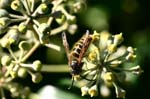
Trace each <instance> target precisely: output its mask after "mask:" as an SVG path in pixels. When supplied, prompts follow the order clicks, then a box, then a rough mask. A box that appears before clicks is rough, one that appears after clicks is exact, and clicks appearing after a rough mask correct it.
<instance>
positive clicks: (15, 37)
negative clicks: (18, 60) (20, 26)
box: [8, 29, 19, 44]
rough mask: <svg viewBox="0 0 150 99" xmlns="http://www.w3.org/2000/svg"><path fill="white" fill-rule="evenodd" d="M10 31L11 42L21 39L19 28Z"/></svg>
mask: <svg viewBox="0 0 150 99" xmlns="http://www.w3.org/2000/svg"><path fill="white" fill-rule="evenodd" d="M8 33H9V34H10V35H9V38H8V40H9V43H10V44H13V43H15V42H18V40H19V31H18V30H17V29H10V30H9V31H8Z"/></svg>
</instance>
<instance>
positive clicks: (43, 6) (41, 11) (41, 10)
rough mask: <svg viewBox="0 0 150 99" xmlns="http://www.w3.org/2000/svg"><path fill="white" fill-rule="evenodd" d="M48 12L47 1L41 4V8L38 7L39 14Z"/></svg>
mask: <svg viewBox="0 0 150 99" xmlns="http://www.w3.org/2000/svg"><path fill="white" fill-rule="evenodd" d="M47 12H48V6H47V4H45V3H42V4H40V6H39V8H38V13H39V14H45V13H47Z"/></svg>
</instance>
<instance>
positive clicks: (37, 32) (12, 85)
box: [0, 0, 84, 99]
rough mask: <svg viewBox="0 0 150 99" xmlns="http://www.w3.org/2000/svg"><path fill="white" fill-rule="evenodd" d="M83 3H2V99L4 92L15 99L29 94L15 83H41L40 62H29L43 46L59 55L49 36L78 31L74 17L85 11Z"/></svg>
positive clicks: (8, 0)
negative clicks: (20, 80)
mask: <svg viewBox="0 0 150 99" xmlns="http://www.w3.org/2000/svg"><path fill="white" fill-rule="evenodd" d="M83 6H84V5H83V0H81V1H80V0H0V60H1V62H0V96H1V97H2V99H5V95H4V89H7V90H9V91H10V93H11V94H12V96H14V97H17V96H22V97H25V96H27V93H28V92H29V90H28V89H29V88H27V91H28V92H24V91H26V88H24V89H25V90H22V89H23V87H21V85H20V84H19V83H17V82H13V79H15V78H18V77H26V75H27V74H29V75H31V78H32V82H34V83H38V82H40V81H41V80H42V75H41V73H40V71H41V68H42V63H41V61H40V60H35V61H33V62H30V63H29V62H27V59H28V58H29V57H30V56H31V55H32V53H33V52H34V51H35V50H36V49H37V48H38V47H39V46H41V45H43V46H46V47H48V48H52V49H55V50H57V51H60V47H59V46H58V45H55V44H53V43H52V42H50V36H52V35H56V34H58V33H60V32H62V31H65V30H67V31H68V32H69V33H72V34H73V33H75V31H76V30H77V25H76V23H75V22H76V17H75V16H74V15H73V14H74V13H77V12H79V11H80V10H81V9H82V8H83Z"/></svg>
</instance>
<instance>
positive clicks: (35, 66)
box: [33, 60, 42, 71]
mask: <svg viewBox="0 0 150 99" xmlns="http://www.w3.org/2000/svg"><path fill="white" fill-rule="evenodd" d="M41 68H42V63H41V61H39V60H36V61H34V62H33V69H34V70H35V71H40V70H41Z"/></svg>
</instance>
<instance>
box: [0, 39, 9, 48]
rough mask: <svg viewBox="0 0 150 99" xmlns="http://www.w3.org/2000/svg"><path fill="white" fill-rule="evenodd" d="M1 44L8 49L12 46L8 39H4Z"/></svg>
mask: <svg viewBox="0 0 150 99" xmlns="http://www.w3.org/2000/svg"><path fill="white" fill-rule="evenodd" d="M0 44H1V46H2V47H4V48H8V47H9V46H10V42H9V40H8V39H7V38H3V39H2V40H1V41H0Z"/></svg>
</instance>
